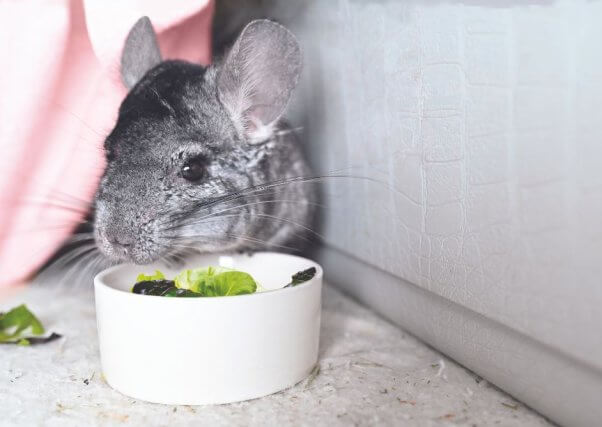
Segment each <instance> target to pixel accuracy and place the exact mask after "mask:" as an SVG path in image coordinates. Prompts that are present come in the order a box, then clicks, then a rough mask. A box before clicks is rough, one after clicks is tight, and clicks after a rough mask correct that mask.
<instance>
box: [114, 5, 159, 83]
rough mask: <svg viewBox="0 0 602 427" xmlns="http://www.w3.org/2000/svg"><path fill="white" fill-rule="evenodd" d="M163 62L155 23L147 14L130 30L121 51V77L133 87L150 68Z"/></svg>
mask: <svg viewBox="0 0 602 427" xmlns="http://www.w3.org/2000/svg"><path fill="white" fill-rule="evenodd" d="M159 62H161V52H160V51H159V46H158V44H157V36H156V35H155V30H153V24H151V21H150V19H148V17H147V16H143V17H142V18H140V19H139V20H138V21H136V23H135V24H134V26H133V27H132V29H131V30H130V32H129V34H128V36H127V38H126V39H125V44H124V46H123V52H122V53H121V78H122V80H123V83H125V85H126V86H127V88H128V89H131V88H132V87H133V86H134V85H135V84H136V83H137V82H138V81H139V80H140V79H141V78H142V76H144V74H146V72H147V71H148V70H150V69H151V68H153V67H154V66H155V65H157V64H158V63H159Z"/></svg>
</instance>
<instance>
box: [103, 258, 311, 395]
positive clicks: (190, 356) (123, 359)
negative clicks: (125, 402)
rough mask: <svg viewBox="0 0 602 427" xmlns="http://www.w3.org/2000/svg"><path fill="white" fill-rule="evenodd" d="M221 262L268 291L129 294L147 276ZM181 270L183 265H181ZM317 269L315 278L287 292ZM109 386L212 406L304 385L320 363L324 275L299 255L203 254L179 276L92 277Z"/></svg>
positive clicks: (116, 271)
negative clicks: (300, 275)
mask: <svg viewBox="0 0 602 427" xmlns="http://www.w3.org/2000/svg"><path fill="white" fill-rule="evenodd" d="M209 265H221V266H224V267H230V268H234V269H236V270H241V271H245V272H247V273H249V274H251V275H252V276H253V277H254V278H255V280H256V281H257V282H258V283H259V284H260V285H261V287H262V288H263V289H264V290H263V291H262V292H258V293H254V294H248V295H238V296H224V297H200V298H169V297H161V296H149V295H138V294H133V293H131V292H130V289H131V287H132V285H133V283H134V282H135V279H136V276H137V275H138V273H141V272H153V271H154V270H155V269H159V270H161V271H163V272H164V273H165V275H166V276H167V277H173V276H175V275H176V274H177V272H178V271H179V270H180V269H184V268H197V267H203V266H209ZM180 267H181V268H180ZM310 267H315V268H316V270H317V271H316V274H315V276H314V277H313V278H312V279H311V280H309V281H308V282H305V283H302V284H299V285H297V286H295V287H289V288H286V289H282V288H283V287H284V286H285V285H286V284H287V283H289V282H290V280H291V276H292V275H293V274H295V273H296V272H298V271H301V270H305V269H307V268H310ZM94 288H95V297H96V318H97V323H98V340H99V344H100V360H101V365H102V371H103V374H104V377H105V379H106V381H107V383H108V384H109V385H110V386H111V387H113V388H114V389H116V390H118V391H120V392H121V393H123V394H125V395H128V396H131V397H134V398H136V399H141V400H146V401H149V402H156V403H164V404H182V405H204V404H219V403H229V402H236V401H241V400H247V399H254V398H257V397H261V396H265V395H268V394H271V393H275V392H277V391H280V390H283V389H285V388H288V387H290V386H293V385H294V384H296V383H298V382H299V381H301V380H303V379H304V378H305V377H307V375H309V373H310V372H311V370H312V369H313V367H314V366H315V364H316V362H317V358H318V342H319V335H320V308H321V288H322V269H321V267H320V266H319V265H318V264H316V263H315V262H313V261H310V260H308V259H305V258H301V257H298V256H293V255H286V254H280V253H273V252H261V253H256V254H253V255H233V256H219V255H203V256H196V257H193V258H190V259H189V260H187V262H186V264H185V265H183V266H178V270H177V271H176V270H170V269H169V268H166V267H165V266H163V265H159V264H156V265H148V266H138V265H131V264H123V265H119V266H116V267H111V268H109V269H107V270H105V271H103V272H101V273H99V274H98V275H97V276H96V277H95V278H94Z"/></svg>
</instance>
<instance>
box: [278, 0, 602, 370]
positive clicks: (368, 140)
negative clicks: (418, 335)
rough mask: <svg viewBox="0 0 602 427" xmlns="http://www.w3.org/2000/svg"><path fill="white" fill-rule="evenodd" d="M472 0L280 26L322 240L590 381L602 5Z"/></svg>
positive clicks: (385, 7) (601, 209) (320, 14)
mask: <svg viewBox="0 0 602 427" xmlns="http://www.w3.org/2000/svg"><path fill="white" fill-rule="evenodd" d="M476 3H478V2H466V3H464V2H458V1H448V2H409V3H408V2H396V1H384V0H382V1H373V2H369V1H349V0H341V1H321V2H307V4H304V5H303V6H299V7H298V9H297V10H295V11H294V13H291V12H290V10H289V11H288V12H287V13H288V14H289V15H288V17H284V18H282V19H283V20H284V21H285V22H287V23H289V25H290V26H292V28H293V30H294V31H295V32H296V33H297V34H298V35H299V36H300V38H301V39H302V42H303V44H304V46H305V58H306V60H305V62H306V68H305V72H306V74H305V76H304V80H303V82H302V85H301V89H300V91H299V96H298V99H297V102H296V105H294V106H293V109H292V110H293V119H294V121H295V122H296V123H299V124H301V125H303V126H304V137H305V139H307V141H308V142H309V143H310V145H311V146H310V149H309V151H310V152H311V153H312V157H313V160H314V163H315V164H317V165H319V167H318V169H319V170H320V171H321V172H325V171H332V170H336V169H340V168H346V167H349V166H358V165H365V166H366V167H359V168H357V167H356V168H353V169H351V170H347V171H346V172H348V173H352V174H357V175H369V176H372V177H375V178H377V179H379V180H382V181H383V182H385V183H387V184H388V185H390V187H387V185H384V184H383V185H376V184H374V183H370V182H366V181H361V180H347V181H345V180H336V182H335V180H333V181H332V182H331V184H330V185H328V188H327V198H326V201H327V203H328V209H326V218H325V228H324V231H325V234H326V236H327V242H328V243H329V244H330V245H331V246H333V247H336V248H339V249H340V250H342V251H344V252H346V253H348V254H351V255H353V256H355V257H358V258H360V259H363V260H365V261H367V262H369V263H370V264H373V265H375V266H378V267H380V268H382V269H384V270H386V271H388V272H391V273H393V274H395V275H397V276H400V277H402V278H405V279H407V280H408V281H410V282H413V283H415V284H417V285H419V286H421V287H423V288H426V289H428V290H430V291H432V292H435V293H437V294H439V295H441V296H443V297H445V298H448V299H450V300H452V301H454V302H457V303H459V304H461V305H464V306H466V307H468V308H470V309H472V310H475V311H477V312H479V313H481V314H483V315H485V316H487V317H489V318H492V319H494V320H497V321H500V322H502V323H503V324H506V325H509V326H511V327H512V328H515V329H516V330H518V331H521V332H523V333H524V334H526V335H528V336H531V337H535V338H537V339H538V340H540V341H542V342H543V343H546V344H549V345H551V346H553V347H556V348H558V349H561V350H562V351H563V352H565V353H568V354H571V355H573V356H575V357H576V358H578V359H579V360H582V361H585V362H588V364H590V365H593V366H596V367H597V368H600V369H602V332H601V325H602V308H601V307H602V221H601V219H602V138H601V136H602V108H601V106H602V25H601V24H600V23H601V22H602V3H601V2H586V1H564V2H562V1H558V2H538V3H540V5H533V4H532V3H536V2H527V1H521V2H519V1H516V2H512V1H508V2H494V5H493V6H489V7H481V6H477V5H475V4H476ZM483 3H485V2H483ZM289 9H290V8H289ZM299 106H301V107H299ZM370 285H371V284H370V283H365V286H367V287H369V286H370ZM433 327H435V328H436V327H442V328H444V327H445V325H433ZM468 341H469V340H468ZM479 350H480V351H481V352H484V353H485V354H486V352H487V349H479ZM509 357H511V356H509Z"/></svg>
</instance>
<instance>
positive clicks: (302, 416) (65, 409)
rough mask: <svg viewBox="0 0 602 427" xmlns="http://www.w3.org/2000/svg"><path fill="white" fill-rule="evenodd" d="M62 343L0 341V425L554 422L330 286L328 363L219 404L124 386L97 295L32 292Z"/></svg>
mask: <svg viewBox="0 0 602 427" xmlns="http://www.w3.org/2000/svg"><path fill="white" fill-rule="evenodd" d="M23 302H26V303H27V304H28V306H29V307H30V308H31V309H32V310H33V311H34V312H35V313H36V314H38V315H39V317H40V318H41V320H42V321H43V323H44V324H45V325H46V326H47V329H48V330H49V331H56V332H60V333H62V334H63V335H64V338H62V339H61V340H59V341H56V342H53V343H50V344H46V345H41V346H36V347H17V346H0V401H1V402H2V404H1V405H0V425H3V426H4V425H7V426H13V425H16V426H18V425H44V426H61V427H62V426H82V425H86V426H93V425H124V426H141V425H144V426H155V425H157V426H167V425H169V426H176V425H178V426H179V425H190V426H198V425H211V426H219V425H235V426H238V425H240V426H248V425H257V426H266V425H279V426H281V425H312V426H322V425H328V426H339V425H340V426H348V425H357V426H367V425H396V426H398V425H405V426H431V425H437V426H439V425H466V426H489V425H491V426H494V425H500V426H547V425H550V424H549V423H548V422H547V421H546V420H544V419H543V418H542V417H540V416H539V415H537V414H536V413H534V412H532V411H531V410H529V409H528V408H525V407H524V406H523V405H521V404H520V403H518V402H516V401H514V400H513V399H512V398H510V397H509V396H508V395H506V394H504V393H502V392H501V391H499V390H498V389H496V388H495V387H492V386H490V385H489V384H488V383H487V382H486V381H484V380H481V379H480V378H479V377H477V376H475V375H474V374H472V373H470V372H468V371H466V370H465V369H463V368H461V367H459V366H458V365H457V364H455V363H454V362H452V361H450V360H449V359H446V358H445V357H442V356H441V355H440V354H438V353H437V352H435V351H433V350H432V349H430V348H429V347H427V346H425V345H424V344H422V343H421V342H420V341H418V340H416V339H415V338H413V337H412V336H409V335H407V334H405V333H404V332H403V331H401V330H399V329H398V328H396V327H395V326H393V325H391V324H389V323H388V322H386V321H385V320H382V319H381V318H380V317H378V316H376V315H375V314H373V313H372V312H370V311H369V310H366V309H364V308H363V307H361V306H359V305H357V304H356V303H355V302H353V301H351V300H350V299H348V298H347V297H345V296H343V295H341V294H340V293H339V292H338V291H336V290H334V289H332V288H331V287H326V289H325V294H324V300H323V303H324V309H323V317H322V336H321V347H320V362H319V369H316V370H315V371H314V373H313V374H312V375H311V376H310V377H309V378H308V379H306V380H304V381H303V382H301V383H300V384H298V385H296V386H295V387H293V388H291V389H288V390H285V391H283V392H281V393H277V394H274V395H272V396H268V397H265V398H261V399H256V400H253V401H248V402H241V403H235V404H229V405H220V406H204V407H199V406H197V407H191V406H167V405H158V404H150V403H144V402H140V401H136V400H134V399H131V398H128V397H126V396H123V395H121V394H120V393H118V392H116V391H113V390H112V389H111V388H110V387H109V386H108V385H107V384H106V383H105V382H104V380H103V377H102V375H101V372H100V365H99V358H98V346H97V342H96V323H95V317H94V305H93V297H92V295H91V294H86V295H77V296H65V295H61V296H57V293H56V291H49V290H47V289H42V288H40V287H37V288H29V289H27V290H26V291H23V292H19V293H17V294H15V295H11V296H9V297H3V298H2V299H0V310H5V309H8V308H10V307H12V306H13V305H17V304H20V303H23Z"/></svg>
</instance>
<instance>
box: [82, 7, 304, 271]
mask: <svg viewBox="0 0 602 427" xmlns="http://www.w3.org/2000/svg"><path fill="white" fill-rule="evenodd" d="M300 69H301V54H300V49H299V46H298V43H297V41H296V39H295V37H294V36H293V35H292V34H291V33H290V32H289V31H288V30H287V29H285V28H284V27H282V26H281V25H279V24H277V23H274V22H271V21H267V20H260V21H254V22H252V23H250V24H249V25H247V26H246V27H245V29H244V30H243V31H242V33H241V35H240V36H239V38H238V40H237V41H236V42H235V44H234V45H233V47H232V48H231V49H230V51H229V52H228V53H227V54H226V55H225V57H224V58H222V59H221V60H219V61H217V62H216V63H215V64H214V65H211V66H209V67H202V66H199V65H196V64H192V63H188V62H184V61H171V60H168V61H162V60H161V55H160V53H159V49H158V46H157V41H156V36H155V33H154V31H153V28H152V25H151V23H150V21H149V19H148V18H146V17H145V18H141V19H140V20H139V21H138V22H137V23H136V24H135V26H134V27H133V28H132V30H131V31H130V33H129V35H128V37H127V40H126V42H125V47H124V50H123V54H122V63H121V74H122V78H123V81H124V83H125V84H126V85H127V86H128V88H130V91H129V93H128V95H127V96H126V98H125V100H124V101H123V103H122V104H121V107H120V109H119V116H118V119H117V123H116V125H115V127H114V129H113V130H112V132H111V133H110V134H109V136H108V137H107V139H106V141H105V151H106V158H107V167H106V170H105V173H104V175H103V177H102V179H101V182H100V185H99V188H98V191H97V194H96V198H95V212H94V214H95V224H94V234H95V239H96V242H97V245H98V247H99V248H100V249H101V251H102V252H104V254H105V255H107V256H109V257H110V258H112V259H115V260H125V261H132V262H135V263H139V264H143V263H148V262H151V261H154V260H156V259H158V258H160V257H162V256H164V255H166V254H167V253H168V252H169V251H174V250H177V249H178V248H182V249H185V248H186V247H188V246H194V247H195V248H197V249H200V250H203V251H217V250H226V249H232V248H237V245H240V241H238V240H237V238H236V237H235V236H240V235H242V234H244V233H245V232H247V231H249V228H250V227H252V221H251V219H250V216H249V212H248V211H245V210H235V211H233V212H232V213H231V214H230V215H223V214H222V215H220V216H219V218H218V220H215V221H211V216H212V215H213V214H215V211H216V210H220V209H223V207H224V204H223V203H222V204H220V201H223V200H224V196H225V195H232V194H234V193H236V192H240V191H241V190H243V189H248V188H249V187H252V186H253V185H257V184H258V183H261V182H264V181H265V179H266V177H267V176H269V175H270V173H271V172H270V168H272V167H275V166H274V165H277V164H278V163H279V161H280V160H279V159H277V158H275V159H274V158H269V156H268V157H267V158H266V156H265V150H266V148H265V145H266V141H270V140H271V139H273V138H272V137H273V134H274V131H275V128H276V126H277V122H278V120H279V118H280V116H281V114H282V113H283V110H284V109H285V107H286V104H287V102H288V100H289V97H290V95H291V91H292V90H293V88H294V87H295V85H296V83H297V80H298V77H299V73H300ZM275 152H277V151H275ZM245 197H246V196H244V197H243V196H239V197H237V199H238V200H237V203H239V204H240V203H241V200H240V198H242V199H244V198H245ZM249 197H252V196H251V195H250V196H249ZM243 202H244V200H243ZM191 218H194V219H195V221H191ZM202 218H206V220H204V221H199V219H202ZM182 236H187V237H188V238H190V239H189V240H184V239H182ZM182 242H189V243H182Z"/></svg>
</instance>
